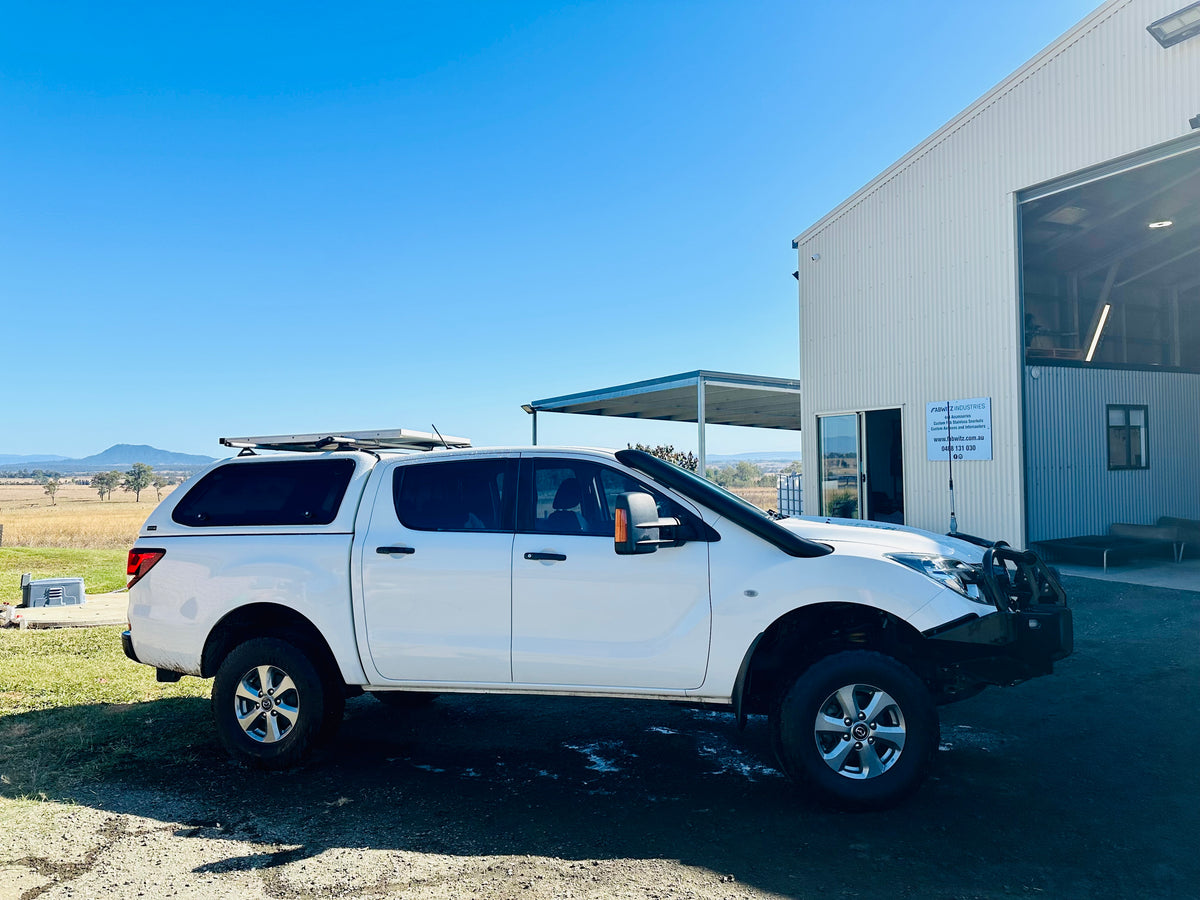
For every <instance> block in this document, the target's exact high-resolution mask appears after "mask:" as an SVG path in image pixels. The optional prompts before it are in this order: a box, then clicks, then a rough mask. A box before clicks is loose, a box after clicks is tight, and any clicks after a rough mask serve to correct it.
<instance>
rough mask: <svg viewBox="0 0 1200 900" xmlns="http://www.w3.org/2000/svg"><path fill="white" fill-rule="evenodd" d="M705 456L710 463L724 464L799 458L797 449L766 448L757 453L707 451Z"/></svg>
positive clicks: (793, 460)
mask: <svg viewBox="0 0 1200 900" xmlns="http://www.w3.org/2000/svg"><path fill="white" fill-rule="evenodd" d="M705 458H706V459H707V461H708V462H709V463H711V464H715V465H725V464H726V463H738V462H741V461H742V460H745V461H746V462H753V463H758V462H782V463H789V462H795V461H796V460H798V459H799V458H800V451H799V450H794V451H793V450H766V451H760V452H757V453H708V454H705Z"/></svg>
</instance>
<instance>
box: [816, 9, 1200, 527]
mask: <svg viewBox="0 0 1200 900" xmlns="http://www.w3.org/2000/svg"><path fill="white" fill-rule="evenodd" d="M1174 9H1176V0H1167V2H1163V0H1115V2H1111V3H1108V4H1106V5H1105V6H1103V7H1101V8H1100V9H1098V10H1097V11H1096V12H1095V13H1093V15H1092V16H1090V17H1088V19H1086V20H1084V22H1082V23H1081V24H1080V25H1079V26H1077V28H1076V29H1074V30H1072V32H1069V33H1068V34H1067V35H1066V36H1064V37H1063V38H1062V39H1060V40H1059V41H1057V42H1056V43H1055V44H1053V45H1051V47H1050V48H1048V49H1047V51H1046V52H1045V53H1044V54H1042V55H1040V56H1039V57H1037V58H1035V59H1034V60H1033V61H1031V62H1030V63H1029V64H1027V65H1026V66H1025V67H1023V68H1022V69H1021V70H1019V71H1018V72H1017V73H1015V74H1014V75H1013V76H1011V77H1010V78H1009V79H1007V80H1006V81H1005V82H1003V83H1002V84H1001V85H999V86H998V87H997V88H996V89H995V90H993V91H992V92H990V93H989V94H988V95H986V96H985V97H984V98H983V99H981V100H980V101H979V102H977V103H976V104H974V105H973V106H972V107H970V108H969V109H968V110H966V111H965V112H964V113H963V114H961V115H960V116H958V117H956V118H955V119H954V120H953V121H952V122H951V123H949V124H948V125H947V126H946V127H945V128H943V129H942V130H941V131H939V132H938V133H937V134H935V135H934V136H933V137H931V138H930V139H929V140H927V141H926V142H924V143H923V144H922V145H920V146H919V147H917V148H916V149H915V150H914V151H913V152H912V153H910V154H909V155H908V156H906V157H905V158H904V159H902V160H900V161H899V162H898V163H897V164H896V165H894V166H892V167H891V168H890V169H888V170H887V171H886V172H884V173H883V174H882V175H881V176H879V178H877V179H875V180H874V181H873V182H871V183H870V184H869V185H867V186H866V187H865V188H863V190H861V191H859V192H858V193H857V194H856V195H854V196H853V197H851V198H850V199H849V200H848V201H847V202H846V203H844V204H843V205H842V206H840V207H839V208H838V209H836V210H834V211H833V212H832V213H830V214H829V215H828V216H826V217H825V218H824V219H822V220H821V221H820V222H818V223H817V224H816V225H815V226H814V227H813V228H811V229H809V230H808V231H806V232H805V233H804V234H803V235H801V237H800V238H798V239H797V249H798V255H799V262H800V265H799V281H800V284H799V292H800V370H801V381H802V383H803V385H804V393H805V400H804V404H805V422H804V424H805V430H804V437H803V451H804V457H805V459H808V460H813V461H814V463H815V462H816V461H817V460H818V459H819V457H818V452H817V438H816V434H817V430H816V428H815V427H813V426H814V425H815V417H816V416H818V415H823V414H829V413H834V412H848V411H854V410H862V409H872V408H880V407H891V406H899V407H903V409H904V448H903V451H904V477H905V507H906V508H905V521H906V522H907V523H908V524H912V525H917V526H920V527H924V528H930V529H934V530H939V531H944V530H945V529H946V526H947V524H948V511H949V497H948V490H947V478H946V471H945V470H946V466H945V464H944V463H941V462H930V461H927V460H926V458H925V457H926V452H925V436H924V429H925V423H924V404H925V403H926V402H928V401H932V400H944V399H960V398H965V397H991V398H992V400H993V404H992V417H993V421H992V427H993V448H994V449H993V452H994V459H993V460H991V461H986V462H985V461H978V462H967V463H964V464H962V466H961V467H959V466H956V468H955V494H956V504H957V511H958V520H959V525H960V528H962V530H964V531H969V532H972V533H976V534H981V535H985V536H989V537H995V538H1004V539H1006V540H1009V541H1012V542H1013V543H1019V542H1024V540H1025V534H1024V517H1023V509H1022V503H1023V500H1022V498H1023V496H1024V485H1023V466H1022V450H1021V440H1022V435H1021V429H1022V413H1021V400H1020V397H1021V381H1022V371H1023V362H1022V360H1021V358H1020V356H1021V353H1020V346H1019V324H1020V323H1019V313H1018V309H1019V302H1018V301H1019V294H1018V276H1017V256H1016V246H1017V237H1016V194H1017V192H1019V191H1021V190H1023V189H1026V188H1028V187H1030V186H1033V185H1036V184H1040V183H1042V182H1046V181H1050V180H1052V179H1056V178H1059V177H1062V176H1064V175H1066V174H1069V173H1072V172H1076V171H1079V170H1082V169H1086V168H1088V167H1090V166H1094V165H1098V164H1100V163H1103V162H1106V161H1108V160H1111V159H1113V158H1116V157H1119V156H1123V155H1125V154H1128V153H1132V152H1135V151H1139V150H1142V149H1145V148H1146V147H1149V146H1152V145H1154V144H1157V143H1161V142H1165V141H1168V140H1171V139H1175V138H1179V137H1180V136H1182V135H1186V134H1188V133H1189V132H1190V127H1189V125H1188V119H1189V118H1190V117H1191V116H1193V115H1195V114H1196V113H1197V112H1200V38H1197V39H1193V40H1190V41H1185V42H1184V43H1182V44H1179V45H1176V46H1175V47H1172V48H1169V49H1167V50H1164V49H1163V48H1161V47H1159V45H1158V44H1157V43H1156V42H1155V41H1154V39H1153V38H1152V37H1151V36H1150V35H1149V34H1148V33H1147V32H1146V30H1145V28H1146V25H1148V24H1149V23H1150V22H1152V21H1154V20H1155V19H1157V18H1161V17H1162V16H1164V15H1166V14H1168V13H1170V12H1172V11H1174ZM814 254H819V255H820V258H819V259H818V260H816V261H813V260H812V259H811V257H812V256H813V255H814ZM818 484H819V479H815V478H814V479H809V480H808V482H807V484H806V490H807V491H808V492H809V493H808V494H806V496H805V504H806V508H808V509H811V510H814V511H815V510H816V509H817V508H818V498H817V494H816V491H817V486H818Z"/></svg>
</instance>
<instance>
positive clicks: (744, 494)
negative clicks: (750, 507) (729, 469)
mask: <svg viewBox="0 0 1200 900" xmlns="http://www.w3.org/2000/svg"><path fill="white" fill-rule="evenodd" d="M729 490H730V492H731V493H734V494H737V495H738V496H739V497H741V498H742V499H743V500H747V501H749V502H750V503H753V504H754V505H755V506H757V507H758V508H759V509H775V508H777V507H778V506H779V491H778V490H777V489H776V488H773V487H735V488H730V489H729Z"/></svg>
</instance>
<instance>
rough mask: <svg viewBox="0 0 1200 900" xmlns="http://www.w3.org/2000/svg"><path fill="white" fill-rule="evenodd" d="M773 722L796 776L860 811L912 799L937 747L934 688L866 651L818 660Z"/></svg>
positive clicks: (784, 761)
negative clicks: (911, 796) (932, 691)
mask: <svg viewBox="0 0 1200 900" xmlns="http://www.w3.org/2000/svg"><path fill="white" fill-rule="evenodd" d="M771 724H772V729H773V732H774V738H775V747H776V752H777V754H778V756H779V763H780V765H781V766H782V767H783V770H784V771H785V772H786V773H787V775H788V777H790V778H791V779H792V780H794V781H797V782H800V783H803V784H805V785H806V786H807V787H809V788H810V789H811V790H812V791H813V792H814V793H815V794H817V795H818V797H820V798H821V799H822V800H825V801H827V802H831V803H833V804H835V805H838V806H843V807H850V808H855V809H881V808H884V807H887V806H891V805H893V804H895V803H897V802H899V801H900V800H902V799H904V798H905V797H907V796H908V795H909V794H911V793H912V792H913V791H915V790H916V789H917V788H918V787H919V786H920V784H921V782H922V781H924V779H925V775H926V774H927V772H928V769H929V764H930V762H931V760H932V758H933V753H934V751H935V750H936V749H937V732H938V718H937V709H936V708H935V706H934V704H933V699H932V698H931V697H930V695H929V691H928V689H927V688H926V687H925V685H924V684H923V683H922V681H921V680H920V679H919V678H918V677H917V676H916V675H915V674H913V672H912V670H911V669H909V668H908V667H907V666H905V665H903V664H902V663H900V662H898V661H897V660H895V659H893V658H891V657H889V656H884V655H883V654H881V653H875V652H871V651H865V650H851V651H846V652H843V653H835V654H834V655H832V656H827V657H825V658H824V659H822V660H819V661H818V662H816V663H814V664H813V665H812V666H811V667H810V668H809V669H807V670H806V671H805V672H804V673H802V674H801V675H800V676H799V677H798V678H797V679H796V681H795V682H794V683H793V684H792V686H791V687H790V688H789V689H788V690H787V691H786V692H785V693H784V694H783V696H782V698H781V700H780V702H779V704H778V706H777V707H776V709H775V712H774V715H773V716H772V722H771Z"/></svg>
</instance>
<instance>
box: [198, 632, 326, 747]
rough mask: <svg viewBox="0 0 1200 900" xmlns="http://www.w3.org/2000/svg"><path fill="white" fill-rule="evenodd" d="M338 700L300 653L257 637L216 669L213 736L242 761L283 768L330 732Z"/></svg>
mask: <svg viewBox="0 0 1200 900" xmlns="http://www.w3.org/2000/svg"><path fill="white" fill-rule="evenodd" d="M339 699H340V694H337V693H336V691H333V690H330V689H329V687H328V686H327V685H326V684H325V681H324V680H323V679H322V678H321V675H320V673H319V672H318V671H317V668H316V667H315V666H314V665H313V663H312V661H311V660H310V659H309V658H308V656H307V654H305V653H304V651H303V650H300V649H299V648H297V647H296V646H294V645H293V644H290V643H288V642H287V641H284V640H280V639H278V638H255V639H253V640H249V641H246V642H245V643H243V644H239V645H238V646H237V647H234V648H233V650H232V651H231V652H230V653H229V655H228V656H226V657H225V659H224V661H223V662H222V663H221V665H220V668H218V669H217V676H216V678H215V679H214V681H213V690H212V709H213V718H214V719H215V721H216V727H217V737H218V738H219V739H220V741H221V744H222V746H224V748H225V749H226V751H228V753H229V754H230V755H231V756H232V757H233V758H234V759H237V760H239V761H240V762H243V763H246V764H247V765H251V766H254V767H256V768H262V769H286V768H288V767H290V766H294V765H296V764H297V763H299V762H301V761H303V760H304V759H305V758H306V757H308V755H309V754H310V753H311V752H312V750H313V748H314V747H315V746H316V744H318V743H319V742H320V741H321V740H322V739H323V738H324V737H325V736H327V735H328V734H329V733H330V732H331V731H332V725H331V720H332V719H333V718H334V713H335V711H336V712H338V713H340V707H339Z"/></svg>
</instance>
